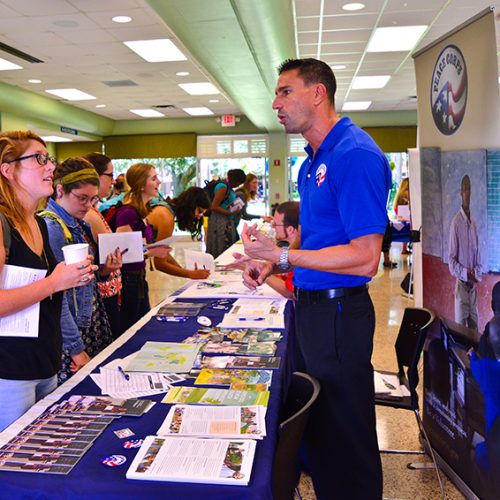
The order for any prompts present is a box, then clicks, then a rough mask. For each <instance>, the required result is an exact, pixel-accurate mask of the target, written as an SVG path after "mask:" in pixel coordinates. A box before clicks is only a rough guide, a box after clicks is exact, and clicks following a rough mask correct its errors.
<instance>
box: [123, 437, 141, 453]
mask: <svg viewBox="0 0 500 500" xmlns="http://www.w3.org/2000/svg"><path fill="white" fill-rule="evenodd" d="M143 442H144V439H131V440H130V441H125V442H124V443H123V447H124V448H125V449H126V450H130V449H131V448H140V447H141V444H142V443H143Z"/></svg>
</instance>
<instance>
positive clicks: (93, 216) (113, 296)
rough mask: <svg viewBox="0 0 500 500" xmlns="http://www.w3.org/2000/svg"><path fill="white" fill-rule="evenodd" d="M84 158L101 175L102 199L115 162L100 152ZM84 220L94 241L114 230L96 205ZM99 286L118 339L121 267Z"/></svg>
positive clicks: (111, 177)
mask: <svg viewBox="0 0 500 500" xmlns="http://www.w3.org/2000/svg"><path fill="white" fill-rule="evenodd" d="M83 158H85V159H86V160H87V161H89V162H90V163H91V164H92V165H93V167H94V168H95V169H96V171H97V173H98V175H99V191H98V192H97V196H99V199H101V200H102V199H103V198H106V197H107V196H108V195H109V193H110V192H111V190H112V188H113V185H114V183H115V181H114V179H113V163H112V162H111V158H108V157H107V156H105V155H102V154H100V153H88V154H86V155H85V156H84V157H83ZM84 220H85V222H87V224H89V225H90V228H91V230H92V237H93V238H94V241H97V242H98V241H99V234H104V233H111V232H112V231H111V228H110V227H109V225H108V223H107V222H106V219H105V218H104V217H103V216H102V214H101V212H100V211H99V210H98V209H97V207H96V205H93V206H92V207H90V210H89V211H88V212H87V215H86V216H85V217H84ZM97 286H98V287H99V292H100V293H101V296H102V298H103V302H104V307H105V308H106V314H107V315H108V320H109V324H110V326H111V331H112V332H113V338H114V339H116V338H118V336H119V335H120V333H121V331H120V304H119V301H118V299H119V295H120V291H121V289H122V275H121V272H120V269H116V270H115V271H113V272H112V273H111V274H110V276H109V278H108V279H107V280H105V281H98V283H97Z"/></svg>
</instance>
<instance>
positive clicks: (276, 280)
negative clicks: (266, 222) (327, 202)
mask: <svg viewBox="0 0 500 500" xmlns="http://www.w3.org/2000/svg"><path fill="white" fill-rule="evenodd" d="M299 206H300V204H299V202H298V201H285V202H284V203H281V204H280V205H278V206H277V207H276V208H275V210H274V216H273V221H272V222H271V225H272V226H273V228H274V229H275V231H276V241H277V242H278V245H279V246H281V247H283V246H285V245H286V246H289V247H290V248H298V243H299V238H300V237H299ZM233 257H234V258H235V261H234V262H232V263H231V264H229V265H228V266H226V267H227V268H228V269H241V270H245V263H246V262H247V261H248V260H249V258H248V257H246V256H245V255H242V254H241V253H237V252H235V253H233ZM292 279H293V271H289V272H288V273H284V274H273V275H271V276H269V277H268V278H267V279H266V281H265V282H266V283H267V284H268V285H269V286H270V287H271V288H273V289H274V290H276V291H277V292H279V293H280V294H281V295H283V297H285V298H287V299H292V298H293V283H292Z"/></svg>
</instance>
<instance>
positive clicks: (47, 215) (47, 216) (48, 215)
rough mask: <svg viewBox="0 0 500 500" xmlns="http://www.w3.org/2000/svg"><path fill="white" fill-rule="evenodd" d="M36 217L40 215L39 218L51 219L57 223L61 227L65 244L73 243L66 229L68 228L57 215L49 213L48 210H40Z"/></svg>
mask: <svg viewBox="0 0 500 500" xmlns="http://www.w3.org/2000/svg"><path fill="white" fill-rule="evenodd" d="M38 215H40V216H41V217H44V218H45V219H51V220H53V221H55V222H57V223H58V224H59V225H60V226H61V229H62V232H63V234H64V239H65V240H66V243H67V244H68V245H69V244H71V243H73V236H72V235H71V232H70V230H69V229H68V226H67V225H66V223H65V222H64V221H63V220H62V219H61V217H59V215H57V214H55V213H54V212H51V211H50V210H42V211H41V212H39V213H38Z"/></svg>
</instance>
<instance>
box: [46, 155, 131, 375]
mask: <svg viewBox="0 0 500 500" xmlns="http://www.w3.org/2000/svg"><path fill="white" fill-rule="evenodd" d="M98 192H99V175H98V174H97V172H96V170H95V168H94V167H93V166H92V164H91V163H89V162H88V161H87V160H85V159H84V158H68V159H67V160H65V161H64V162H62V163H61V164H60V165H58V166H57V168H56V170H55V172H54V194H53V197H52V198H51V199H50V200H49V203H48V205H47V210H45V211H44V212H42V216H43V217H44V218H45V220H46V223H47V228H48V231H49V239H50V246H51V247H52V251H53V252H54V256H55V257H56V259H57V260H58V261H60V262H62V261H63V260H64V256H63V252H62V247H63V246H65V245H68V244H74V243H88V244H89V254H91V255H92V256H94V257H95V256H97V255H98V252H97V245H96V242H95V240H94V238H93V236H92V231H91V229H90V226H89V225H88V224H87V223H86V222H85V221H84V220H83V219H84V217H85V215H86V214H87V212H88V211H89V210H90V208H91V207H92V206H93V205H94V204H95V203H96V202H97V200H98V199H99V196H98ZM121 261H122V258H121V254H120V252H119V250H118V249H117V250H116V251H115V252H114V253H112V254H110V255H108V256H107V259H106V262H104V263H102V265H101V266H100V269H99V272H98V273H97V279H98V280H106V279H107V278H108V277H109V275H110V274H111V273H112V272H113V271H115V270H116V269H119V268H120V267H121V263H122V262H121ZM84 279H85V281H84V286H82V287H80V288H78V289H72V290H69V291H67V292H66V293H65V298H66V299H67V300H66V302H63V314H62V318H61V329H62V333H63V367H62V369H61V371H60V372H59V381H60V382H64V381H65V380H66V379H68V378H69V377H70V376H71V375H72V374H73V373H74V372H75V371H77V370H79V369H80V368H81V367H82V366H84V365H85V364H86V363H87V362H88V361H89V360H90V358H91V357H94V356H96V355H97V354H98V353H99V352H101V351H102V350H103V349H104V348H105V347H107V346H108V345H109V344H110V343H111V342H112V340H113V336H112V333H111V328H110V325H109V321H108V316H107V314H106V309H105V307H104V303H103V301H102V297H101V294H100V292H99V289H98V286H97V281H96V280H95V279H92V277H91V276H84Z"/></svg>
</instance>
